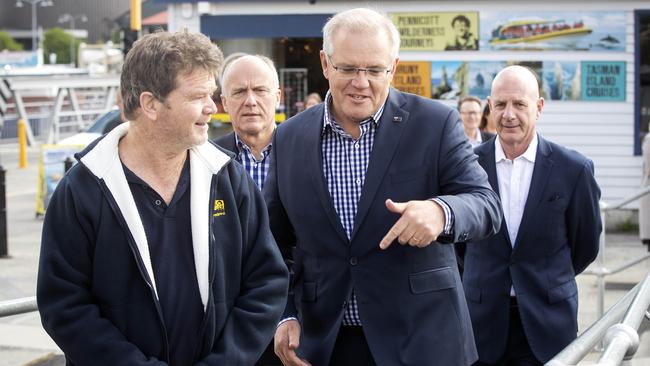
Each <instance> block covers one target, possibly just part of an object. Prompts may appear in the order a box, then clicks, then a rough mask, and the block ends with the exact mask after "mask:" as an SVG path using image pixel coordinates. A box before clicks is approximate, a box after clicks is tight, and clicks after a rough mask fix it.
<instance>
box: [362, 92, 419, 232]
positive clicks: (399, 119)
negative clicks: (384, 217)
mask: <svg viewBox="0 0 650 366" xmlns="http://www.w3.org/2000/svg"><path fill="white" fill-rule="evenodd" d="M404 103H405V100H404V96H403V95H402V94H401V93H400V92H399V91H397V90H395V89H391V90H390V93H389V95H388V100H387V102H386V106H385V107H384V112H383V114H382V115H381V119H380V122H379V125H378V126H377V131H376V134H375V141H374V143H373V146H372V152H371V153H370V160H369V161H368V168H367V170H366V179H365V182H364V184H363V190H362V191H361V197H360V198H359V203H358V205H357V214H356V217H355V218H354V230H353V231H352V237H354V235H355V234H356V233H357V231H358V230H359V227H361V224H362V223H363V220H364V219H365V218H366V216H367V214H368V211H369V210H370V206H371V205H372V203H373V202H374V198H375V195H376V193H377V190H378V189H379V186H380V185H381V183H382V181H383V178H384V176H385V175H386V172H387V170H388V167H389V165H390V162H391V161H392V158H393V155H394V154H395V151H397V148H398V145H399V141H400V138H401V136H402V132H403V131H404V126H406V123H408V117H409V113H408V112H407V111H405V110H403V109H402V108H401V106H402V105H404Z"/></svg>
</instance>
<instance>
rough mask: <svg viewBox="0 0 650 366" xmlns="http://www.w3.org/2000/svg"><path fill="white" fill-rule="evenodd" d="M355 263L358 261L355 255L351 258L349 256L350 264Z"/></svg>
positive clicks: (354, 264)
mask: <svg viewBox="0 0 650 366" xmlns="http://www.w3.org/2000/svg"><path fill="white" fill-rule="evenodd" d="M357 263H358V262H357V257H352V258H350V264H351V265H353V266H356V265H357Z"/></svg>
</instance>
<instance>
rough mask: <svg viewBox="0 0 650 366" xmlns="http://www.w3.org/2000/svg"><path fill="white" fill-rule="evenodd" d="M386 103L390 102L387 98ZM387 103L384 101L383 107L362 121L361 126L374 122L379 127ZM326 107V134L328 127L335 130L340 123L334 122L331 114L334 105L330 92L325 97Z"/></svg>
mask: <svg viewBox="0 0 650 366" xmlns="http://www.w3.org/2000/svg"><path fill="white" fill-rule="evenodd" d="M386 101H388V98H386ZM386 101H384V104H382V105H381V107H380V108H379V110H378V111H377V112H375V113H374V114H373V115H372V116H370V117H368V118H367V119H365V120H363V121H361V123H360V124H365V123H368V122H373V123H374V124H375V126H376V125H379V119H380V118H381V115H382V114H383V113H384V107H386ZM323 104H324V106H325V113H324V116H323V129H322V132H325V131H326V130H327V127H328V126H329V127H330V128H334V127H335V126H338V123H337V122H336V121H335V120H334V117H333V116H332V113H331V108H332V107H331V105H332V93H330V91H329V90H328V91H327V94H326V95H325V103H323Z"/></svg>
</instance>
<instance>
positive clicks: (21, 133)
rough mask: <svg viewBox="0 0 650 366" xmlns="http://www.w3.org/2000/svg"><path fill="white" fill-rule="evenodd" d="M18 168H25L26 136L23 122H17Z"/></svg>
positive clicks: (22, 120)
mask: <svg viewBox="0 0 650 366" xmlns="http://www.w3.org/2000/svg"><path fill="white" fill-rule="evenodd" d="M18 148H19V150H18V152H19V153H18V157H19V159H18V167H19V168H20V169H23V168H26V167H27V135H26V133H25V120H24V119H22V118H21V119H19V120H18Z"/></svg>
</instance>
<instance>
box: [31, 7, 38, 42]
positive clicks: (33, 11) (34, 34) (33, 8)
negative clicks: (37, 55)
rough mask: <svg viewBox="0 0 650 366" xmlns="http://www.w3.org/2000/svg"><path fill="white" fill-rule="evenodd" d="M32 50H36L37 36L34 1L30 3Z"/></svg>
mask: <svg viewBox="0 0 650 366" xmlns="http://www.w3.org/2000/svg"><path fill="white" fill-rule="evenodd" d="M31 4H32V50H33V51H36V50H38V40H37V39H38V36H37V34H36V1H32V2H31Z"/></svg>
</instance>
